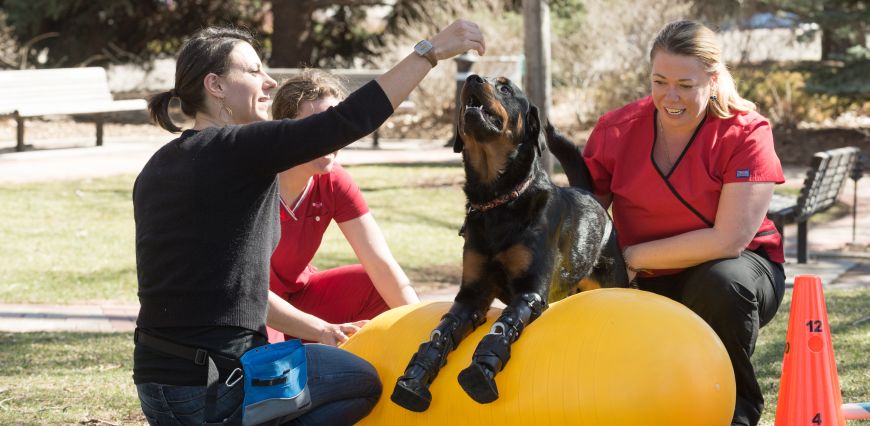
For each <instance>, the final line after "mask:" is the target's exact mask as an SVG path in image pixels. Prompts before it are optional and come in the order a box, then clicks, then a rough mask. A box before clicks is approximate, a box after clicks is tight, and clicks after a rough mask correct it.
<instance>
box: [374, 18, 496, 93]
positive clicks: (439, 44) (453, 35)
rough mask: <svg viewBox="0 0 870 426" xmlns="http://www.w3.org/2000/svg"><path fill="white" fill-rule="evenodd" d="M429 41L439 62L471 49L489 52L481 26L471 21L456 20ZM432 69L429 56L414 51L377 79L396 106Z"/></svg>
mask: <svg viewBox="0 0 870 426" xmlns="http://www.w3.org/2000/svg"><path fill="white" fill-rule="evenodd" d="M429 41H430V42H431V43H432V50H433V51H434V52H435V57H436V58H438V60H439V61H440V60H442V59H449V58H452V57H454V56H456V55H458V54H461V53H465V52H467V51H469V50H475V51H477V53H479V54H481V55H483V54H484V52H485V51H486V45H485V43H484V40H483V34H481V32H480V28H478V27H477V24H475V23H473V22H468V21H456V22H454V23H452V24H450V26H448V27H447V28H445V29H443V30H442V31H441V32H439V33H438V34H436V35H435V36H434V37H432V38H431V39H430V40H429ZM430 69H432V65H431V64H430V63H429V61H428V60H427V59H426V58H424V57H422V56H420V55H418V54H416V53H411V54H409V55H408V56H406V57H405V59H403V60H402V61H401V62H399V63H398V64H397V65H396V66H394V67H393V68H392V69H391V70H389V71H387V72H386V73H384V74H383V75H382V76H380V77H378V78H377V79H376V80H377V82H378V84H380V85H381V88H382V89H384V93H386V94H387V98H389V99H390V103H391V104H392V105H393V109H395V108H396V107H398V106H399V104H400V103H402V101H404V100H405V99H407V98H408V95H410V94H411V91H412V90H414V88H415V87H417V85H418V84H420V81H421V80H423V77H425V76H426V74H427V73H428V72H429V70H430Z"/></svg>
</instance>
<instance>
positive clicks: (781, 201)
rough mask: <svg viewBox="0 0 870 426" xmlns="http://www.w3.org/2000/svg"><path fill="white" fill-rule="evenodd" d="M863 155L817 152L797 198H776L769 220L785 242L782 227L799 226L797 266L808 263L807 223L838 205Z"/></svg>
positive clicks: (852, 150) (850, 149)
mask: <svg viewBox="0 0 870 426" xmlns="http://www.w3.org/2000/svg"><path fill="white" fill-rule="evenodd" d="M860 153H861V151H860V150H859V149H858V148H855V147H846V148H837V149H831V150H828V151H822V152H817V153H815V154H814V155H813V159H812V162H811V165H810V168H809V170H807V177H806V178H805V179H804V185H803V187H802V188H801V190H800V194H799V195H798V196H797V197H790V196H786V195H781V194H773V199H772V200H771V201H770V207H769V208H768V210H767V217H768V218H770V220H772V221H773V223H774V224H775V225H776V229H777V230H779V233H780V234H782V235H783V239H784V238H785V234H784V233H783V226H784V225H786V224H790V223H797V228H798V235H797V244H798V250H797V257H798V263H807V222H808V221H809V219H810V217H812V215H814V214H816V213H820V212H823V211H825V210H827V209H829V208H831V207H832V206H833V205H834V204H836V202H837V197H838V196H839V194H840V190H841V189H842V188H843V183H844V182H845V181H846V178H848V177H849V175H850V173H851V172H852V168H853V167H854V166H855V162H856V161H857V159H858V156H859V155H860Z"/></svg>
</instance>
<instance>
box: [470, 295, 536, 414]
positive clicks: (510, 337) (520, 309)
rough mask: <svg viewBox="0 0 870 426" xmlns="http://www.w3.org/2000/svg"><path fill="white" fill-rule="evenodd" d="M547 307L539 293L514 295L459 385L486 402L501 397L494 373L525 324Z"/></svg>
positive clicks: (473, 356) (505, 361)
mask: <svg viewBox="0 0 870 426" xmlns="http://www.w3.org/2000/svg"><path fill="white" fill-rule="evenodd" d="M545 309H547V306H546V305H545V304H544V301H543V300H542V298H541V295H539V294H537V293H523V294H521V295H519V296H517V297H515V298H514V300H512V301H511V304H510V305H509V306H508V307H507V308H505V310H504V312H502V314H501V316H500V317H498V320H496V322H495V324H493V325H492V328H491V329H490V332H489V334H487V335H486V336H484V337H483V340H481V341H480V344H479V345H477V349H476V350H475V351H474V355H472V357H471V365H469V366H468V368H466V369H465V370H462V372H460V373H459V384H460V385H461V386H462V389H464V390H465V393H467V394H468V396H470V397H471V399H473V400H475V401H477V402H479V403H481V404H486V403H489V402H493V401H495V400H496V399H498V387H497V386H496V384H495V375H496V374H497V373H498V372H499V371H501V370H502V369H503V368H504V366H505V364H507V362H508V360H509V359H510V357H511V344H513V343H514V342H515V341H516V340H517V339H518V338H519V337H520V333H522V332H523V329H524V328H525V327H526V325H528V324H530V323H531V322H532V321H534V320H535V319H537V318H538V317H539V316H540V315H541V313H543V312H544V310H545Z"/></svg>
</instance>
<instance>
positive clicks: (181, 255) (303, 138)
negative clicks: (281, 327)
mask: <svg viewBox="0 0 870 426" xmlns="http://www.w3.org/2000/svg"><path fill="white" fill-rule="evenodd" d="M391 113H392V106H391V104H390V101H389V99H388V98H387V96H386V94H385V93H384V92H383V90H382V89H381V88H380V86H379V85H378V84H377V83H375V82H371V83H369V84H367V85H365V86H363V87H362V88H360V89H359V90H357V91H356V92H354V93H352V94H351V95H350V96H348V98H347V99H346V100H345V101H344V102H341V103H340V104H339V105H336V106H335V107H333V108H330V109H328V110H327V111H325V112H323V113H321V114H315V115H312V116H310V117H307V118H305V119H302V120H276V121H264V122H258V123H253V124H248V125H243V126H228V127H223V128H207V129H204V130H201V131H195V130H187V131H185V132H183V133H182V134H181V136H180V137H179V138H178V139H175V140H173V141H172V142H169V143H168V144H166V145H165V146H163V147H162V148H160V149H159V150H158V151H157V152H156V153H155V154H154V156H153V157H151V159H150V160H149V161H148V163H147V164H146V165H145V167H144V168H143V170H142V172H141V173H140V174H139V176H138V178H137V179H136V183H135V185H134V187H133V208H134V217H135V220H136V267H137V272H138V278H139V302H140V304H141V308H140V311H139V317H138V320H137V325H138V326H139V327H140V328H142V329H145V330H148V331H151V332H152V333H154V334H158V335H161V336H163V337H165V338H168V339H170V340H173V341H176V342H177V343H181V344H185V345H189V346H195V347H201V348H205V349H209V350H214V351H217V352H220V353H224V354H226V355H230V356H240V355H241V353H242V352H244V351H245V350H247V349H249V348H251V347H254V346H259V345H261V344H265V343H266V341H265V337H264V336H265V334H266V333H265V323H266V310H267V299H268V291H269V258H270V256H271V254H272V251H273V250H274V248H275V246H276V245H277V243H278V240H279V238H280V232H281V231H280V227H279V218H278V206H277V202H278V195H277V179H276V174H277V173H278V172H281V171H284V170H286V169H289V168H291V167H294V166H297V165H299V164H302V163H305V162H308V161H310V160H313V159H315V158H318V157H320V156H323V155H326V154H328V153H330V152H333V151H336V150H338V149H340V148H342V147H344V146H346V145H348V144H350V143H351V142H353V141H355V140H357V139H359V138H361V137H363V136H365V135H367V134H369V133H371V132H373V131H374V130H375V129H377V128H378V126H380V125H381V124H382V123H383V122H384V121H385V120H386V119H387V118H388V117H389V116H390V114H391ZM193 367H195V366H194V365H193V363H192V362H190V361H184V360H179V359H177V358H172V357H171V356H170V357H167V356H165V355H163V354H161V353H159V352H154V351H153V350H151V349H149V348H145V347H142V346H141V345H137V347H136V352H135V355H134V381H135V382H136V383H143V382H157V383H164V384H176V385H189V384H201V383H202V382H203V381H204V376H205V370H204V369H199V368H197V369H195V368H193ZM199 370H201V372H200V371H199Z"/></svg>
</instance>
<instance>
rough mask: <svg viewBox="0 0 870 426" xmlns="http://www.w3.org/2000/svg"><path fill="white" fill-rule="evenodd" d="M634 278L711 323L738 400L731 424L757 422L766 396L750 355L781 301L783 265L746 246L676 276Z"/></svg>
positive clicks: (647, 288) (783, 279) (751, 424)
mask: <svg viewBox="0 0 870 426" xmlns="http://www.w3.org/2000/svg"><path fill="white" fill-rule="evenodd" d="M637 283H638V286H639V287H640V288H641V289H642V290H646V291H651V292H653V293H657V294H660V295H663V296H666V297H669V298H671V299H673V300H676V301H677V302H680V303H682V304H683V305H685V306H687V307H688V308H689V309H691V310H692V311H694V312H695V313H696V314H698V316H700V317H701V318H703V319H704V321H706V322H707V324H709V325H710V327H712V328H713V330H714V331H715V332H716V334H717V335H719V338H720V339H721V340H722V343H723V344H724V345H725V348H726V349H727V350H728V356H729V357H730V358H731V364H732V366H733V367H734V376H735V380H736V384H737V404H736V406H735V407H734V418H733V420H732V425H741V426H743V425H746V426H754V425H756V424H758V420H759V418H760V417H761V410H762V409H763V408H764V397H763V395H762V394H761V388H760V387H759V386H758V380H757V379H756V377H755V369H754V368H753V367H752V363H751V362H750V360H749V358H750V357H751V356H752V353H753V352H754V351H755V341H756V339H757V338H758V330H759V329H760V328H761V327H763V326H764V325H766V324H767V323H768V322H770V320H771V319H772V318H773V316H774V314H776V311H777V309H779V305H780V303H781V302H782V296H783V293H784V292H785V273H784V271H783V267H782V265H781V264H779V263H775V262H771V261H769V260H767V259H766V258H765V257H763V256H761V255H759V254H757V253H755V252H751V251H748V250H747V251H744V252H743V253H742V254H741V255H740V257H737V258H734V259H719V260H713V261H710V262H706V263H702V264H700V265H697V266H693V267H691V268H688V269H686V270H684V271H682V272H680V273H679V274H676V275H669V276H664V277H655V278H639V279H638V280H637Z"/></svg>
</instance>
